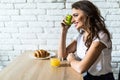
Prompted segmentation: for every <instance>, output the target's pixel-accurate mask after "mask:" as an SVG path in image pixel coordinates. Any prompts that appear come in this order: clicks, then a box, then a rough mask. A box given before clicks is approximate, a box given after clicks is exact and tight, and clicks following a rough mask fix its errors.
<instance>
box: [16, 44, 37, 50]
mask: <svg viewBox="0 0 120 80" xmlns="http://www.w3.org/2000/svg"><path fill="white" fill-rule="evenodd" d="M37 48H38V46H37V45H30V44H29V45H14V49H15V50H36V49H37Z"/></svg>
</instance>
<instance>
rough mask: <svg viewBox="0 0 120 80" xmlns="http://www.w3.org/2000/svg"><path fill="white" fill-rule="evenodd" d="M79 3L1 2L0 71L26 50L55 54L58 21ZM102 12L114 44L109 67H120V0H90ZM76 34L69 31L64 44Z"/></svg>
mask: <svg viewBox="0 0 120 80" xmlns="http://www.w3.org/2000/svg"><path fill="white" fill-rule="evenodd" d="M75 1H78V0H0V70H2V69H3V68H4V67H5V66H7V65H8V64H9V63H10V62H11V61H12V60H14V59H15V58H16V56H19V55H20V54H21V53H22V52H24V51H26V50H36V49H46V50H53V51H57V49H58V42H59V36H60V27H61V26H60V22H61V21H62V19H63V18H64V17H65V15H66V14H70V13H71V4H72V3H74V2H75ZM90 1H92V2H93V3H94V4H95V5H96V6H97V7H98V8H99V9H100V11H101V14H102V16H103V17H104V18H105V23H106V25H107V28H108V29H109V31H110V33H111V37H112V41H113V44H112V45H113V51H112V63H111V64H112V67H113V72H114V76H115V78H116V80H117V79H118V72H119V67H120V0H90ZM76 34H77V31H76V30H75V28H74V25H72V26H71V28H70V29H69V31H68V34H67V44H69V43H70V41H71V40H72V39H73V37H74V36H75V35H76Z"/></svg>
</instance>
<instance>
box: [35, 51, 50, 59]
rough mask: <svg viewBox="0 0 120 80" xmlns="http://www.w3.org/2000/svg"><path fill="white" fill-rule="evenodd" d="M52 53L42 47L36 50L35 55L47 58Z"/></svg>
mask: <svg viewBox="0 0 120 80" xmlns="http://www.w3.org/2000/svg"><path fill="white" fill-rule="evenodd" d="M49 55H50V53H48V52H47V51H46V50H43V49H40V50H36V51H35V52H34V56H35V57H37V58H45V57H48V56H49Z"/></svg>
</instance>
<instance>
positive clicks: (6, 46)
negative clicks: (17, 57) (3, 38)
mask: <svg viewBox="0 0 120 80" xmlns="http://www.w3.org/2000/svg"><path fill="white" fill-rule="evenodd" d="M0 50H1V51H2V50H13V46H12V45H0Z"/></svg>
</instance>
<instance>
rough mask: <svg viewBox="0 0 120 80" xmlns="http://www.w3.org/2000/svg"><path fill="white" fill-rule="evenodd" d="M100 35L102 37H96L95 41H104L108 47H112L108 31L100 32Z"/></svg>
mask: <svg viewBox="0 0 120 80" xmlns="http://www.w3.org/2000/svg"><path fill="white" fill-rule="evenodd" d="M98 35H99V38H100V39H98V38H96V39H95V40H94V41H100V42H102V43H103V44H104V45H105V46H106V47H107V48H111V47H112V42H111V40H109V38H108V35H107V34H106V33H104V32H100V33H99V34H98Z"/></svg>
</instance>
